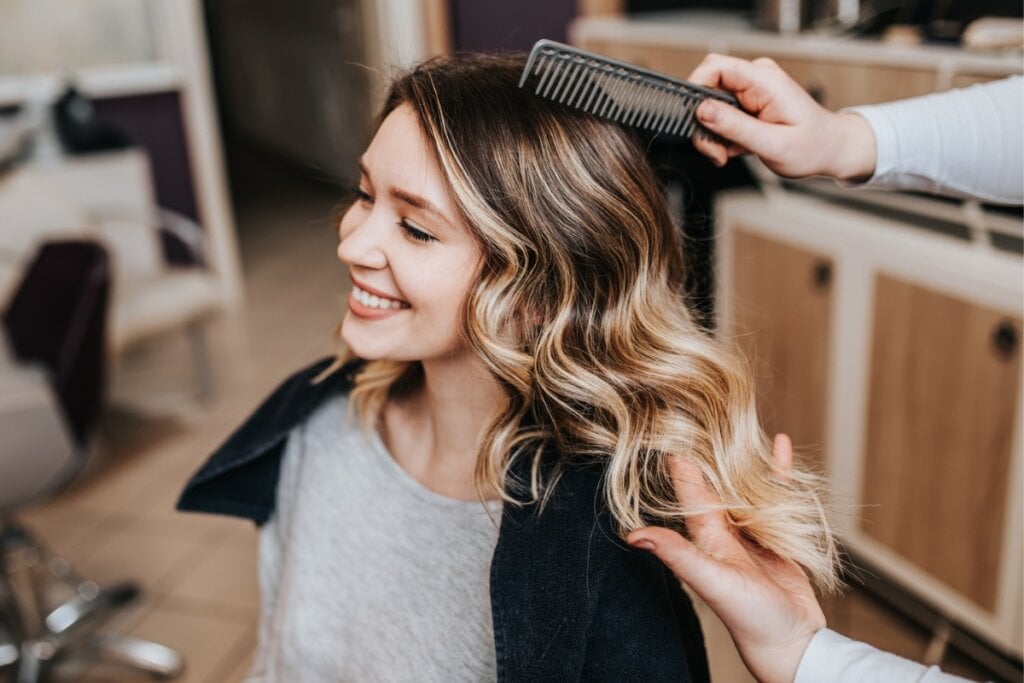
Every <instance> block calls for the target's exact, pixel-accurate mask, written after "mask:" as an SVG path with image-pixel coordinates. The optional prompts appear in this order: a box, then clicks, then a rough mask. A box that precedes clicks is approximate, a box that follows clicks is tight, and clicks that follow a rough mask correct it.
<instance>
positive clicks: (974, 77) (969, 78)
mask: <svg viewBox="0 0 1024 683" xmlns="http://www.w3.org/2000/svg"><path fill="white" fill-rule="evenodd" d="M1000 78H1005V76H983V75H981V74H956V75H955V76H953V83H952V87H954V88H966V87H967V86H969V85H974V84H975V83H988V82H989V81H995V80H999V79H1000Z"/></svg>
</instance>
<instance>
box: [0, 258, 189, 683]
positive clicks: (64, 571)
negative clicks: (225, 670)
mask: <svg viewBox="0 0 1024 683" xmlns="http://www.w3.org/2000/svg"><path fill="white" fill-rule="evenodd" d="M110 284H111V272H110V259H109V256H108V255H107V252H106V250H105V249H103V248H102V247H101V246H100V245H99V244H97V243H95V242H92V241H86V240H64V241H58V242H48V243H46V244H45V245H44V246H43V247H42V248H41V249H40V250H39V252H38V254H37V255H36V257H35V258H34V259H33V261H32V263H31V264H30V266H29V268H28V270H27V273H26V275H25V276H24V278H23V279H22V281H21V284H20V286H19V287H18V290H17V292H16V293H15V295H14V298H13V300H12V302H11V304H10V306H9V307H8V308H7V310H6V311H4V313H3V324H2V326H0V329H2V331H3V332H4V333H5V334H3V335H0V434H2V437H0V472H3V476H2V477H0V680H17V681H18V683H35V682H36V681H39V680H45V679H46V678H47V676H49V675H50V674H51V673H52V668H53V667H54V666H56V665H58V664H60V663H62V662H68V663H69V664H77V663H79V662H81V661H82V660H86V661H89V662H92V661H97V660H102V661H105V662H109V663H112V664H119V665H122V666H124V667H128V668H134V669H136V670H140V671H144V672H147V673H149V674H151V675H153V676H157V677H160V678H165V679H166V678H173V677H175V676H177V675H178V674H179V673H180V672H181V670H182V660H181V657H180V656H179V655H178V654H177V653H176V652H174V651H173V650H170V649H169V648H167V647H164V646H163V645H159V644H157V643H152V642H149V641H143V640H139V639H136V638H122V637H119V636H115V635H113V634H111V633H109V632H107V631H105V630H104V629H103V628H102V627H103V626H104V625H105V623H106V622H107V621H109V619H110V617H112V616H114V615H115V614H117V612H118V611H119V610H120V608H123V607H125V606H127V605H128V604H129V603H131V602H132V601H134V600H135V598H137V597H138V595H139V592H140V589H139V587H138V586H137V585H136V584H134V583H132V582H122V583H118V584H116V585H114V586H109V587H105V588H101V587H99V586H97V585H96V584H95V583H93V582H92V581H89V580H87V579H85V578H83V577H81V576H79V575H78V574H77V573H76V572H75V571H74V569H73V568H72V567H71V566H70V565H69V564H68V562H67V561H65V560H64V559H62V558H60V557H58V556H56V555H54V554H53V553H51V552H50V551H49V550H48V549H47V548H46V546H45V545H44V544H43V543H42V542H41V541H40V540H39V539H38V538H37V537H36V536H34V535H33V534H32V533H31V532H30V531H29V530H28V529H26V528H25V527H23V526H22V525H21V524H19V523H18V521H17V518H16V513H17V512H18V511H19V510H20V509H22V508H23V507H25V506H27V505H29V504H31V503H35V502H40V501H43V500H47V499H50V498H53V497H54V496H56V495H58V494H60V493H61V492H62V491H63V490H64V489H65V488H66V487H67V485H68V484H69V483H70V482H71V481H72V480H73V479H74V478H75V476H76V475H77V474H78V473H79V472H81V471H82V469H83V467H84V466H85V464H86V462H87V461H88V460H89V457H90V455H91V454H92V452H93V445H94V442H95V436H96V431H97V427H98V425H99V408H100V405H101V401H102V396H103V388H104V384H105V379H106V348H105V337H106V327H107V309H108V306H107V304H108V301H109V290H110ZM5 342H9V351H8V345H7V343H5ZM72 660H73V661H72ZM8 674H10V675H12V676H13V678H7V677H6V676H7V675H8Z"/></svg>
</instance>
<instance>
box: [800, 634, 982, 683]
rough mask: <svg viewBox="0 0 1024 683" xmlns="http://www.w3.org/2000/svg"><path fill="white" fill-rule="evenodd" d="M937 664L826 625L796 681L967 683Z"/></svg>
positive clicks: (806, 652) (813, 642)
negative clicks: (928, 664)
mask: <svg viewBox="0 0 1024 683" xmlns="http://www.w3.org/2000/svg"><path fill="white" fill-rule="evenodd" d="M966 680H967V679H965V678H959V677H957V676H952V675H950V674H946V673H942V671H941V670H940V669H939V668H938V667H937V666H931V667H926V666H924V665H923V664H918V663H917V662H912V661H910V660H909V659H903V658H902V657H897V656H896V655H893V654H889V653H888V652H882V651H881V650H876V649H875V648H873V647H871V646H870V645H868V644H867V643H861V642H858V641H856V640H850V639H849V638H847V637H845V636H841V635H839V634H838V633H836V632H835V631H830V630H829V629H827V628H823V629H821V630H820V631H818V632H817V633H815V634H814V637H813V638H811V642H810V644H809V645H808V646H807V649H806V650H804V656H803V658H802V659H801V660H800V665H799V666H798V667H797V670H796V677H795V678H794V679H793V683H822V681H829V683H890V682H891V681H901V682H904V681H905V682H906V683H963V681H966Z"/></svg>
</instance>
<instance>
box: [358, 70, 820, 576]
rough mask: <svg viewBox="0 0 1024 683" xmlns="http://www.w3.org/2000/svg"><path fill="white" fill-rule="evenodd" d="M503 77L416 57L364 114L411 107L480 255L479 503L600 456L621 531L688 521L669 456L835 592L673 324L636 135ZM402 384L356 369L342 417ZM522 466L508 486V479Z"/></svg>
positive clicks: (372, 409) (736, 384)
mask: <svg viewBox="0 0 1024 683" xmlns="http://www.w3.org/2000/svg"><path fill="white" fill-rule="evenodd" d="M522 63H523V62H522V60H521V59H520V58H518V57H472V58H461V59H441V60H433V61H430V62H426V63H424V64H422V65H420V66H419V67H417V68H416V69H415V70H413V71H412V72H410V73H409V74H407V75H405V76H404V77H402V78H400V79H399V80H397V81H396V82H395V83H394V85H393V86H392V89H391V92H390V95H389V97H388V100H387V102H386V104H385V107H384V111H383V113H382V115H381V120H383V118H384V117H385V116H386V115H387V114H388V113H389V112H391V111H393V110H394V109H395V108H397V107H398V106H401V105H408V106H410V107H411V108H412V109H413V110H414V111H415V112H416V114H417V116H418V118H419V121H420V123H421V125H422V126H423V129H424V131H425V133H426V136H427V138H428V139H429V140H430V142H431V144H432V145H433V148H434V151H435V152H436V157H437V161H438V163H439V166H440V168H441V171H442V173H443V174H444V176H445V177H446V179H447V181H448V183H449V186H450V188H451V193H452V197H453V199H454V201H455V204H456V206H457V208H458V210H459V212H460V213H461V214H462V215H461V218H463V219H464V222H465V223H466V225H469V226H470V227H471V230H472V231H473V232H474V235H475V237H476V238H477V239H478V241H479V243H480V245H481V248H482V251H483V262H482V266H481V270H480V274H479V277H478V278H477V279H476V281H475V282H474V284H473V285H471V288H470V291H469V293H468V295H467V299H466V302H465V319H464V330H463V331H464V335H465V338H466V340H467V343H468V344H469V347H470V349H471V350H472V351H473V352H474V353H475V354H476V355H477V357H479V358H480V359H481V360H482V361H483V363H484V365H485V367H486V368H487V370H488V371H489V372H490V373H491V375H492V376H493V377H494V378H495V379H496V380H497V381H498V383H499V384H500V385H501V387H502V388H503V390H504V392H505V394H506V396H507V399H508V405H507V409H506V410H504V411H503V412H502V413H501V414H499V415H495V416H494V417H493V419H492V420H491V422H490V423H489V424H488V425H487V427H486V428H485V430H484V433H483V434H482V435H481V439H480V452H479V457H478V460H477V472H476V474H477V486H478V489H479V490H480V491H481V494H482V495H494V496H500V497H502V498H503V499H504V500H505V501H506V502H507V503H508V504H519V503H522V502H524V501H537V500H540V501H543V500H545V496H546V495H548V494H549V493H550V492H551V490H552V488H553V486H554V484H555V483H556V481H557V479H558V477H559V474H560V472H562V471H563V469H564V468H565V467H568V466H572V464H573V463H576V462H580V463H583V462H594V461H599V462H601V463H604V464H605V467H606V469H605V472H606V474H605V490H604V494H605V499H606V501H607V505H608V508H609V511H610V513H611V515H612V517H613V518H614V520H615V521H616V523H617V526H618V528H619V530H620V531H621V532H623V533H625V532H627V531H629V530H631V529H633V528H636V527H639V526H644V525H647V524H650V523H662V524H669V525H682V524H683V523H684V522H685V518H686V517H687V516H688V515H692V514H694V513H696V512H700V510H695V509H693V508H690V507H687V506H686V505H684V504H681V503H680V502H679V501H677V500H676V497H675V495H674V492H673V487H672V482H671V480H670V477H669V472H668V467H667V463H668V458H669V457H682V458H688V459H691V460H692V461H693V462H694V463H696V465H697V466H698V467H699V469H700V470H701V472H703V474H704V477H705V479H706V480H707V482H708V484H709V485H710V486H711V487H712V488H713V490H714V491H715V492H716V493H717V494H718V495H719V497H720V498H721V500H722V507H723V509H724V510H725V511H726V512H727V514H728V515H729V517H730V518H731V519H732V521H733V522H734V523H735V524H736V525H737V527H739V528H740V529H741V530H742V533H744V534H746V535H747V536H749V537H750V538H751V539H752V540H754V541H756V542H757V543H759V544H761V545H762V546H764V547H765V548H768V549H769V550H772V551H773V552H775V553H777V554H779V555H781V556H782V557H785V558H788V559H791V560H793V561H795V562H797V563H799V564H800V565H802V566H803V567H804V568H805V569H806V570H807V572H808V573H809V574H810V575H811V576H812V578H813V579H814V580H815V582H816V583H817V584H818V585H819V586H820V587H822V588H825V589H831V588H834V587H836V586H837V585H838V579H837V577H836V570H837V566H838V557H837V551H836V543H835V540H834V538H833V536H832V533H831V531H830V528H829V524H828V521H827V518H826V514H825V508H824V505H823V503H822V502H821V500H820V499H819V496H818V494H817V491H818V489H819V481H818V479H817V478H816V477H815V476H814V475H812V474H810V473H805V472H802V471H794V473H793V474H792V475H791V476H790V477H788V478H785V479H780V478H777V477H774V476H773V474H772V462H771V445H770V443H769V441H768V439H767V437H766V435H765V434H764V432H763V431H762V429H761V428H760V425H759V422H758V418H757V414H756V410H755V407H754V387H753V383H752V380H751V373H750V371H749V369H748V368H747V366H746V363H745V362H744V359H743V357H742V356H741V355H740V354H739V353H738V352H737V351H736V350H734V349H732V348H730V347H728V346H726V345H725V344H724V343H723V342H721V341H718V340H715V339H714V338H713V337H711V336H710V335H709V334H708V333H707V332H706V331H705V330H702V329H700V328H699V326H698V325H697V324H696V322H695V321H694V318H693V317H692V316H691V314H690V310H689V308H688V307H687V302H686V292H685V286H684V280H685V272H684V270H685V269H684V265H683V256H684V255H683V242H682V237H681V235H680V233H679V231H678V229H677V228H676V226H675V225H674V224H673V221H672V220H671V217H670V215H669V213H668V210H667V208H666V205H665V201H664V198H663V197H662V195H661V193H660V190H659V188H658V184H657V181H656V179H655V177H654V174H653V172H652V170H651V168H650V165H649V164H648V163H647V161H646V159H645V157H644V154H643V150H642V148H641V146H640V145H639V144H638V141H637V139H636V138H635V137H634V136H633V135H632V134H631V133H629V132H628V131H625V130H623V129H621V128H619V127H617V126H615V125H613V124H610V123H607V122H604V121H601V120H598V119H596V118H594V117H591V116H589V115H586V114H583V113H580V112H577V111H575V110H571V109H568V108H565V107H560V106H559V105H557V104H554V103H551V102H549V101H547V100H543V99H541V98H538V97H534V96H533V95H531V94H530V93H529V92H527V91H524V90H520V89H519V88H518V87H517V81H518V78H519V73H520V71H521V69H522ZM346 359H347V357H346V356H342V358H340V360H346ZM420 381H422V371H421V369H420V368H419V364H418V363H404V362H395V361H371V362H368V363H366V364H365V365H364V366H363V368H362V370H361V371H360V372H359V374H358V375H357V377H356V383H355V387H354V389H353V391H352V393H351V403H352V405H353V406H355V408H356V410H357V412H358V413H359V415H360V417H361V418H362V419H363V421H364V424H366V425H368V426H371V427H372V426H376V425H377V424H378V422H379V419H380V416H381V413H382V410H383V409H384V406H385V405H386V403H387V401H388V400H389V398H391V397H392V396H394V395H396V394H398V393H404V392H406V391H409V390H411V389H412V388H414V387H415V386H416V384H417V382H420ZM553 453H557V458H552V457H549V456H550V455H551V454H553ZM521 458H526V459H529V471H530V473H531V475H530V477H529V478H528V480H527V481H515V480H514V479H513V478H512V477H511V476H510V473H511V471H512V465H513V463H514V462H516V461H517V460H518V459H521Z"/></svg>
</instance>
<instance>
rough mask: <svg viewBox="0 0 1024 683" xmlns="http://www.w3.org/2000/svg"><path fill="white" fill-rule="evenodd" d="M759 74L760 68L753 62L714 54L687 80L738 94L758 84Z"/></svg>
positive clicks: (708, 56)
mask: <svg viewBox="0 0 1024 683" xmlns="http://www.w3.org/2000/svg"><path fill="white" fill-rule="evenodd" d="M757 72H758V68H757V66H756V65H755V64H754V63H753V62H748V61H747V60H745V59H740V58H739V57H729V56H728V55H720V54H716V53H714V52H712V53H710V54H709V55H707V56H706V57H705V58H704V60H703V61H701V63H700V64H698V65H697V68H696V69H694V70H693V71H692V72H691V73H690V76H689V78H687V79H686V80H688V81H690V82H692V83H696V84H697V85H703V86H705V87H707V88H719V89H721V90H729V91H730V92H738V91H743V90H746V89H747V88H750V87H753V86H754V85H756V84H757Z"/></svg>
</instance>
